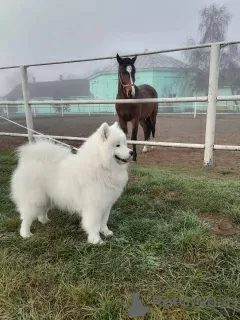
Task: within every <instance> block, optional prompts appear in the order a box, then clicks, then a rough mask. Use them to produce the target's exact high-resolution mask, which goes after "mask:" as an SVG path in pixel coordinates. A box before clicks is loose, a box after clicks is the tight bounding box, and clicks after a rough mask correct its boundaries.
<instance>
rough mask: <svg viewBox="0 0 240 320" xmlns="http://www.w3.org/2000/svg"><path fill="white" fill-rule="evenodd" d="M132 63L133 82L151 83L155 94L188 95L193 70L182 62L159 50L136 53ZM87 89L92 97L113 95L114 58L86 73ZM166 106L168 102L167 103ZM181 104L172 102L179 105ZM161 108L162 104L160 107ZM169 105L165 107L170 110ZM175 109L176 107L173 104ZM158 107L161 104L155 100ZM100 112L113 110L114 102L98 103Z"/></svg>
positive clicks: (166, 95) (190, 93)
mask: <svg viewBox="0 0 240 320" xmlns="http://www.w3.org/2000/svg"><path fill="white" fill-rule="evenodd" d="M135 66H136V76H135V80H136V82H135V83H136V85H140V84H143V83H146V84H149V85H151V86H153V87H154V88H155V89H156V90H157V92H158V97H159V98H160V97H166V98H169V97H184V96H192V95H193V92H192V90H191V86H189V85H188V84H189V83H191V81H192V79H193V77H194V75H195V74H196V72H197V70H194V69H192V68H189V67H188V66H187V65H186V64H185V63H183V62H181V61H179V60H177V59H174V58H172V57H170V56H166V55H163V54H157V55H145V56H138V57H137V60H136V62H135ZM88 79H89V82H90V91H91V92H92V94H93V95H94V98H95V99H115V98H116V95H117V87H118V62H117V61H116V60H113V61H112V62H111V63H110V64H109V66H108V67H106V68H104V69H102V70H100V71H97V72H94V73H92V74H91V75H90V76H89V77H88ZM168 106H169V104H168ZM184 106H186V103H184V104H179V103H178V104H176V107H178V108H183V107H184ZM162 109H163V110H164V109H165V108H164V107H163V108H162ZM170 109H171V108H169V107H168V108H166V110H168V112H170ZM174 109H176V108H174ZM159 110H161V105H160V104H159ZM101 111H102V112H111V113H112V112H113V111H114V105H102V106H101Z"/></svg>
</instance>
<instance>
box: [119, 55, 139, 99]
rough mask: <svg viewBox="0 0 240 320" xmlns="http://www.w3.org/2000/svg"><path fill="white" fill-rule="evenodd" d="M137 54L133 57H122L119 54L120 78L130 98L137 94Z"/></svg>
mask: <svg viewBox="0 0 240 320" xmlns="http://www.w3.org/2000/svg"><path fill="white" fill-rule="evenodd" d="M136 59H137V56H135V57H133V58H132V59H131V58H121V57H120V56H119V55H118V54H117V61H118V64H119V67H118V78H119V81H120V83H121V85H122V87H123V90H124V91H125V93H126V95H127V97H128V98H134V97H135V95H136V88H135V85H134V82H135V72H136V69H135V66H134V63H135V61H136Z"/></svg>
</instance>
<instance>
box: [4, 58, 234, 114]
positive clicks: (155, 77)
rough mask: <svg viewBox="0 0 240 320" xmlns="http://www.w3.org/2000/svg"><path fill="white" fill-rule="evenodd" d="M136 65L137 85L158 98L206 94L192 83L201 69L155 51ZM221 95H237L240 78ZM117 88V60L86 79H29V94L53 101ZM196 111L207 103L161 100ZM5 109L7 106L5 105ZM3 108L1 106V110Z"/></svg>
mask: <svg viewBox="0 0 240 320" xmlns="http://www.w3.org/2000/svg"><path fill="white" fill-rule="evenodd" d="M135 66H136V76H135V79H136V85H140V84H144V83H146V84H149V85H151V86H153V87H154V88H155V89H156V90H157V93H158V97H159V98H171V97H172V98H174V97H187V96H201V95H207V92H194V90H193V88H194V86H193V85H192V84H193V83H194V79H195V77H196V75H197V73H198V72H200V71H199V70H197V69H193V68H190V67H189V66H188V65H186V64H185V63H183V62H182V61H180V60H177V59H175V58H172V57H170V56H167V55H163V54H156V55H155V54H153V55H144V56H138V57H137V60H136V62H135ZM219 85H220V87H219V89H218V95H234V94H239V92H240V89H239V88H240V80H238V81H236V83H234V84H231V85H228V86H226V84H225V83H221V81H220V83H219ZM117 87H118V62H117V60H116V59H114V60H111V62H110V63H109V65H108V66H107V67H105V68H103V69H101V70H97V71H95V72H92V73H91V74H90V75H89V76H88V77H87V78H86V79H66V80H63V78H62V77H60V78H59V80H57V81H46V82H36V81H33V82H30V83H29V96H30V99H34V100H53V99H57V100H59V99H66V100H70V99H84V100H89V99H104V100H109V99H116V95H117V89H118V88H117ZM2 98H3V99H4V100H22V99H23V97H22V88H21V84H19V85H17V86H16V87H15V88H13V89H12V90H11V91H10V92H9V93H8V94H7V95H5V96H4V97H2ZM195 105H196V106H197V110H198V111H197V112H201V111H203V112H206V107H207V103H206V102H205V103H204V102H199V103H197V104H195V103H192V102H189V103H187V102H182V103H175V104H174V103H171V104H170V103H165V104H163V103H162V104H161V103H159V113H160V112H167V113H169V112H193V110H194V106H195ZM5 109H6V107H5ZM32 109H33V113H34V114H35V115H36V116H37V115H38V114H39V115H40V114H57V113H58V114H61V113H63V112H64V114H93V113H96V114H97V113H114V112H115V106H114V104H102V105H92V104H86V105H64V106H63V107H62V106H60V105H58V106H53V105H36V106H32ZM217 109H218V110H219V111H235V112H236V111H239V103H238V102H232V101H228V102H218V104H217ZM1 112H3V107H2V108H1V107H0V113H1ZM8 113H9V114H11V113H15V114H16V113H17V114H19V113H24V106H23V105H19V106H11V107H9V108H8Z"/></svg>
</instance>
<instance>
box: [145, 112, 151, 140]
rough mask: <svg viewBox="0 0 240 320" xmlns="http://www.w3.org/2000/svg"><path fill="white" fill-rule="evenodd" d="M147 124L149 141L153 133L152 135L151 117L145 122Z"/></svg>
mask: <svg viewBox="0 0 240 320" xmlns="http://www.w3.org/2000/svg"><path fill="white" fill-rule="evenodd" d="M145 123H146V129H147V140H149V139H150V137H151V133H152V122H151V119H150V117H148V118H147V119H146V120H145Z"/></svg>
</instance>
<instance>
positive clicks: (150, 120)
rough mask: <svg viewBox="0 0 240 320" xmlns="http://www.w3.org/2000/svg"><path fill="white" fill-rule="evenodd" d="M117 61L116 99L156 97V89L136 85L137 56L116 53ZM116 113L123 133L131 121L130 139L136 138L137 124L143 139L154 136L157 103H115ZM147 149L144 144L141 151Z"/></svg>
mask: <svg viewBox="0 0 240 320" xmlns="http://www.w3.org/2000/svg"><path fill="white" fill-rule="evenodd" d="M116 58H117V61H118V64H119V66H118V93H117V97H116V99H129V98H131V99H144V98H157V97H158V95H157V91H156V90H155V89H154V88H153V87H151V86H149V85H147V84H143V85H140V86H136V85H135V84H134V83H135V73H136V69H135V66H134V63H135V61H136V59H137V56H135V57H133V58H132V59H131V58H121V57H120V56H119V55H118V54H117V57H116ZM115 108H116V112H117V115H118V121H119V125H120V127H121V128H122V130H123V131H124V132H125V134H126V135H127V134H128V128H127V124H128V122H129V121H131V122H132V137H131V140H137V134H138V125H139V123H140V125H141V126H142V128H143V132H144V140H145V141H148V140H149V139H150V137H151V133H152V137H153V139H154V138H155V125H156V117H157V113H158V103H152V102H149V103H138V104H135V103H134V104H133V103H129V104H121V103H116V104H115ZM146 151H148V147H147V146H144V148H143V152H146ZM132 160H133V161H136V160H137V151H136V145H133V158H132Z"/></svg>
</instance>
